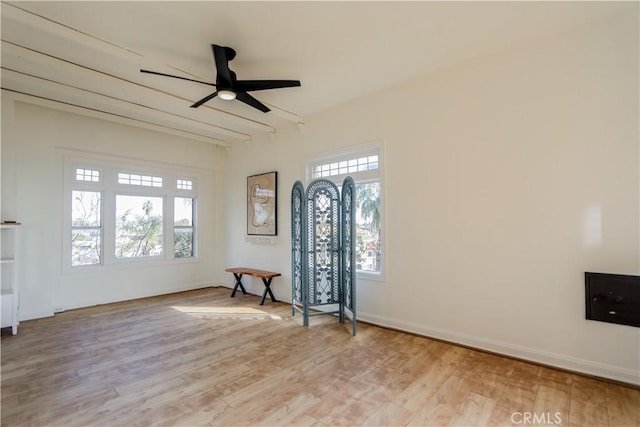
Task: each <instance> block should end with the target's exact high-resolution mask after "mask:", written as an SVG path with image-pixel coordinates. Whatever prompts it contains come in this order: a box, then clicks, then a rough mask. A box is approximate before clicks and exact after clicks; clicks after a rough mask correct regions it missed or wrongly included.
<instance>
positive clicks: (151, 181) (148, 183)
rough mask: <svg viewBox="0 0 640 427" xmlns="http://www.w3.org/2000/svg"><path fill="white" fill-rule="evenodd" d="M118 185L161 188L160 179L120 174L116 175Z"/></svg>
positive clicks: (149, 176)
mask: <svg viewBox="0 0 640 427" xmlns="http://www.w3.org/2000/svg"><path fill="white" fill-rule="evenodd" d="M118 184H126V185H139V186H142V187H157V188H160V187H162V177H159V176H151V175H140V174H135V173H123V172H120V173H119V174H118Z"/></svg>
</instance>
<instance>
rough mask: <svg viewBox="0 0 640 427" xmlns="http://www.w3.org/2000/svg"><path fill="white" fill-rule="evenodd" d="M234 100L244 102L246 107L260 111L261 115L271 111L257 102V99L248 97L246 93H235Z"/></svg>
mask: <svg viewBox="0 0 640 427" xmlns="http://www.w3.org/2000/svg"><path fill="white" fill-rule="evenodd" d="M236 99H238V100H239V101H242V102H244V103H245V104H247V105H250V106H252V107H253V108H257V109H258V110H260V111H262V112H263V113H267V112H269V111H271V110H270V109H269V107H267V106H266V105H264V104H263V103H262V102H260V101H258V100H257V99H255V98H254V97H253V96H251V95H249V94H248V93H246V92H237V93H236Z"/></svg>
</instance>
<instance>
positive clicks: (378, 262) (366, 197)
mask: <svg viewBox="0 0 640 427" xmlns="http://www.w3.org/2000/svg"><path fill="white" fill-rule="evenodd" d="M380 224H381V216H380V182H369V183H366V184H356V270H360V271H370V272H380V271H382V244H381V242H380Z"/></svg>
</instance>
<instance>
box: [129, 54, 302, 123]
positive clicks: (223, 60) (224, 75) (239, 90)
mask: <svg viewBox="0 0 640 427" xmlns="http://www.w3.org/2000/svg"><path fill="white" fill-rule="evenodd" d="M211 49H212V50H213V59H214V60H215V62H216V70H217V74H216V82H215V84H214V83H209V82H203V81H200V80H194V79H188V78H186V77H180V76H173V75H171V74H165V73H159V72H157V71H150V70H140V72H142V73H149V74H157V75H159V76H165V77H173V78H176V79H181V80H187V81H190V82H196V83H202V84H205V85H209V86H214V87H215V88H216V91H215V92H213V93H212V94H211V95H207V96H205V97H204V98H202V99H201V100H199V101H197V102H196V103H195V104H193V105H192V106H191V107H192V108H198V107H199V106H201V105H202V104H204V103H205V102H207V101H209V100H211V99H213V98H215V97H216V96H218V97H220V98H221V99H224V100H225V101H231V100H233V99H238V100H239V101H242V102H244V103H245V104H247V105H250V106H252V107H253V108H257V109H258V110H260V111H262V112H263V113H266V112H268V111H270V110H269V108H268V107H267V106H266V105H264V104H263V103H262V102H260V101H258V100H257V99H256V98H254V97H253V96H251V95H249V94H248V93H247V92H253V91H256V90H267V89H279V88H284V87H294V86H300V80H237V79H236V73H234V72H233V71H232V70H231V69H230V68H229V61H231V60H233V58H235V57H236V51H235V50H233V49H232V48H230V47H225V46H218V45H216V44H212V45H211Z"/></svg>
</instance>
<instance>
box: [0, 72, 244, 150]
mask: <svg viewBox="0 0 640 427" xmlns="http://www.w3.org/2000/svg"><path fill="white" fill-rule="evenodd" d="M2 88H3V89H11V90H14V91H16V92H20V93H25V94H30V95H34V96H39V97H42V98H46V99H56V100H60V101H62V102H64V103H69V104H72V105H76V106H82V107H85V108H88V109H94V110H99V111H103V112H111V113H113V114H116V115H119V116H123V117H127V118H129V119H133V120H135V119H138V120H142V121H144V122H151V123H155V124H157V125H160V126H169V125H171V126H174V127H175V128H176V129H179V130H183V131H194V132H195V131H197V132H199V133H200V134H203V135H209V136H211V137H212V138H216V139H219V138H218V137H220V136H222V137H223V138H224V139H225V140H227V141H229V140H231V141H233V140H235V141H244V142H247V141H251V136H250V135H245V134H240V133H238V132H234V131H230V130H223V129H221V128H215V127H213V126H210V125H208V124H206V123H202V122H198V121H196V120H192V119H189V118H186V117H179V116H175V115H172V114H170V113H166V112H163V111H159V110H153V109H150V108H148V107H145V106H142V105H136V104H132V103H128V102H125V101H122V100H119V99H117V98H114V97H110V96H107V95H102V94H99V93H91V96H87V94H88V92H87V91H85V90H83V89H79V88H75V87H72V86H69V85H64V84H62V83H58V82H54V81H50V80H46V79H43V78H40V77H36V76H30V75H27V74H23V73H20V72H17V71H14V70H9V69H6V68H2ZM215 135H217V136H215Z"/></svg>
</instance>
